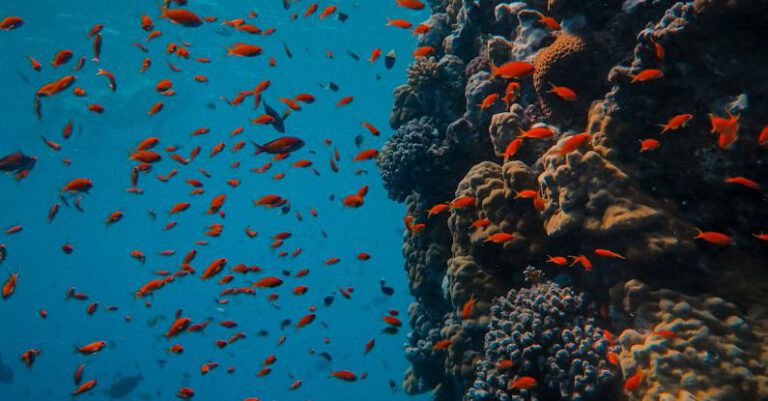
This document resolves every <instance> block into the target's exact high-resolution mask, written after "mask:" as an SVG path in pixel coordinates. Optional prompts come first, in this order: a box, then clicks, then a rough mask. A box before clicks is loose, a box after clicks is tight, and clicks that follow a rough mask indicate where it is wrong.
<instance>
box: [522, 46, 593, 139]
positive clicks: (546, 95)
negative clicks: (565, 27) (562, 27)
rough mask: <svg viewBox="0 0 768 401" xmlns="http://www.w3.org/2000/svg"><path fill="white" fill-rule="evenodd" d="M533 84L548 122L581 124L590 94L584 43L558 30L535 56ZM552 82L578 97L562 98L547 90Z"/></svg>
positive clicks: (590, 74) (588, 57)
mask: <svg viewBox="0 0 768 401" xmlns="http://www.w3.org/2000/svg"><path fill="white" fill-rule="evenodd" d="M534 65H535V67H536V69H535V71H534V74H533V85H534V86H535V87H536V93H537V95H538V97H539V104H540V105H541V109H542V111H543V112H544V115H546V116H547V117H548V118H549V119H550V120H553V121H551V122H555V123H559V124H560V125H561V126H582V127H583V126H584V123H585V122H586V119H585V112H586V111H587V110H588V108H589V104H590V102H591V100H592V96H593V95H594V91H593V89H592V87H593V86H594V83H593V82H592V78H591V77H593V76H594V73H593V71H592V69H593V68H594V67H593V63H592V54H591V50H590V47H589V45H588V44H587V42H586V41H585V40H584V39H583V38H581V37H579V36H576V35H572V34H568V33H561V34H560V35H559V36H558V37H557V39H555V41H554V42H553V43H552V44H551V45H549V46H548V47H546V48H544V49H542V50H541V51H539V52H538V54H537V55H536V59H535V61H534ZM552 85H557V86H565V87H568V88H570V89H572V90H574V91H575V92H576V94H577V95H578V100H576V101H575V102H571V101H565V100H563V99H561V98H560V97H558V96H557V95H555V94H554V93H552V92H551V89H552Z"/></svg>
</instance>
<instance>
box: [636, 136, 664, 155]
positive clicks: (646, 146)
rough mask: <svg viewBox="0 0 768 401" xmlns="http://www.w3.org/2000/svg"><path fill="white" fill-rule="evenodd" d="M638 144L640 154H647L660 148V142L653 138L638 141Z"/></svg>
mask: <svg viewBox="0 0 768 401" xmlns="http://www.w3.org/2000/svg"><path fill="white" fill-rule="evenodd" d="M639 142H640V153H643V152H649V151H651V150H656V149H658V148H660V147H661V142H659V141H657V140H655V139H653V138H646V139H640V140H639Z"/></svg>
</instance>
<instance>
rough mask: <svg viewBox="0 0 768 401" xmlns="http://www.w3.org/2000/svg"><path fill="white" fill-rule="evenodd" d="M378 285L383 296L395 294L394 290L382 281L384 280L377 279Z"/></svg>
mask: <svg viewBox="0 0 768 401" xmlns="http://www.w3.org/2000/svg"><path fill="white" fill-rule="evenodd" d="M379 285H380V286H381V292H383V293H384V295H388V296H391V295H393V294H394V293H395V289H394V288H392V287H389V286H387V283H386V282H385V281H384V279H379Z"/></svg>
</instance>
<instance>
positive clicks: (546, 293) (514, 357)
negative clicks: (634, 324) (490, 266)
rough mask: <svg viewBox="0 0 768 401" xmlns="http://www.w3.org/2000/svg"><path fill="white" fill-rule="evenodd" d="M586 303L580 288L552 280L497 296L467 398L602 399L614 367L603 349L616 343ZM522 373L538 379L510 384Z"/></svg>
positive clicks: (512, 400) (519, 400)
mask: <svg viewBox="0 0 768 401" xmlns="http://www.w3.org/2000/svg"><path fill="white" fill-rule="evenodd" d="M588 305H589V303H588V302H587V300H586V298H585V295H584V294H577V293H575V292H574V291H573V290H571V289H569V288H561V287H560V286H558V285H557V284H553V283H551V282H539V283H534V284H533V285H532V287H531V288H530V289H529V288H522V289H520V290H517V291H516V290H511V291H510V292H509V293H508V294H507V295H506V296H505V297H500V298H497V299H496V300H495V301H494V303H493V306H492V307H491V314H492V317H491V324H490V328H489V331H488V334H487V335H486V338H485V359H484V360H483V361H482V362H481V363H479V364H478V374H477V380H476V381H475V384H474V385H473V387H472V388H470V389H469V391H468V393H467V397H466V400H510V401H523V400H538V399H543V397H545V395H546V397H550V396H551V397H555V398H547V399H562V400H600V399H605V398H604V397H606V395H607V394H608V391H610V384H612V383H613V382H614V381H616V378H617V373H618V372H617V367H616V366H612V365H610V364H609V363H608V362H607V361H606V360H605V355H606V354H607V353H608V352H611V351H614V352H615V351H617V347H616V346H615V345H613V346H612V345H611V344H610V343H609V341H608V340H606V338H605V336H604V334H603V331H602V330H601V329H600V328H598V327H597V325H596V324H595V321H594V319H592V318H590V317H588V316H587V313H588V312H589V311H588V309H589V308H588ZM521 377H531V378H533V379H535V380H536V382H537V383H538V384H537V385H536V386H535V387H533V388H531V389H517V388H512V386H511V385H510V383H514V381H515V380H517V379H519V378H521ZM558 396H559V398H557V397H558Z"/></svg>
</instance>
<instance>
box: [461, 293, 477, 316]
mask: <svg viewBox="0 0 768 401" xmlns="http://www.w3.org/2000/svg"><path fill="white" fill-rule="evenodd" d="M476 303H477V299H475V295H474V294H472V296H471V297H469V299H468V300H467V302H464V306H463V307H462V308H461V320H467V319H469V318H470V317H472V313H473V312H474V311H475V304H476Z"/></svg>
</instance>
